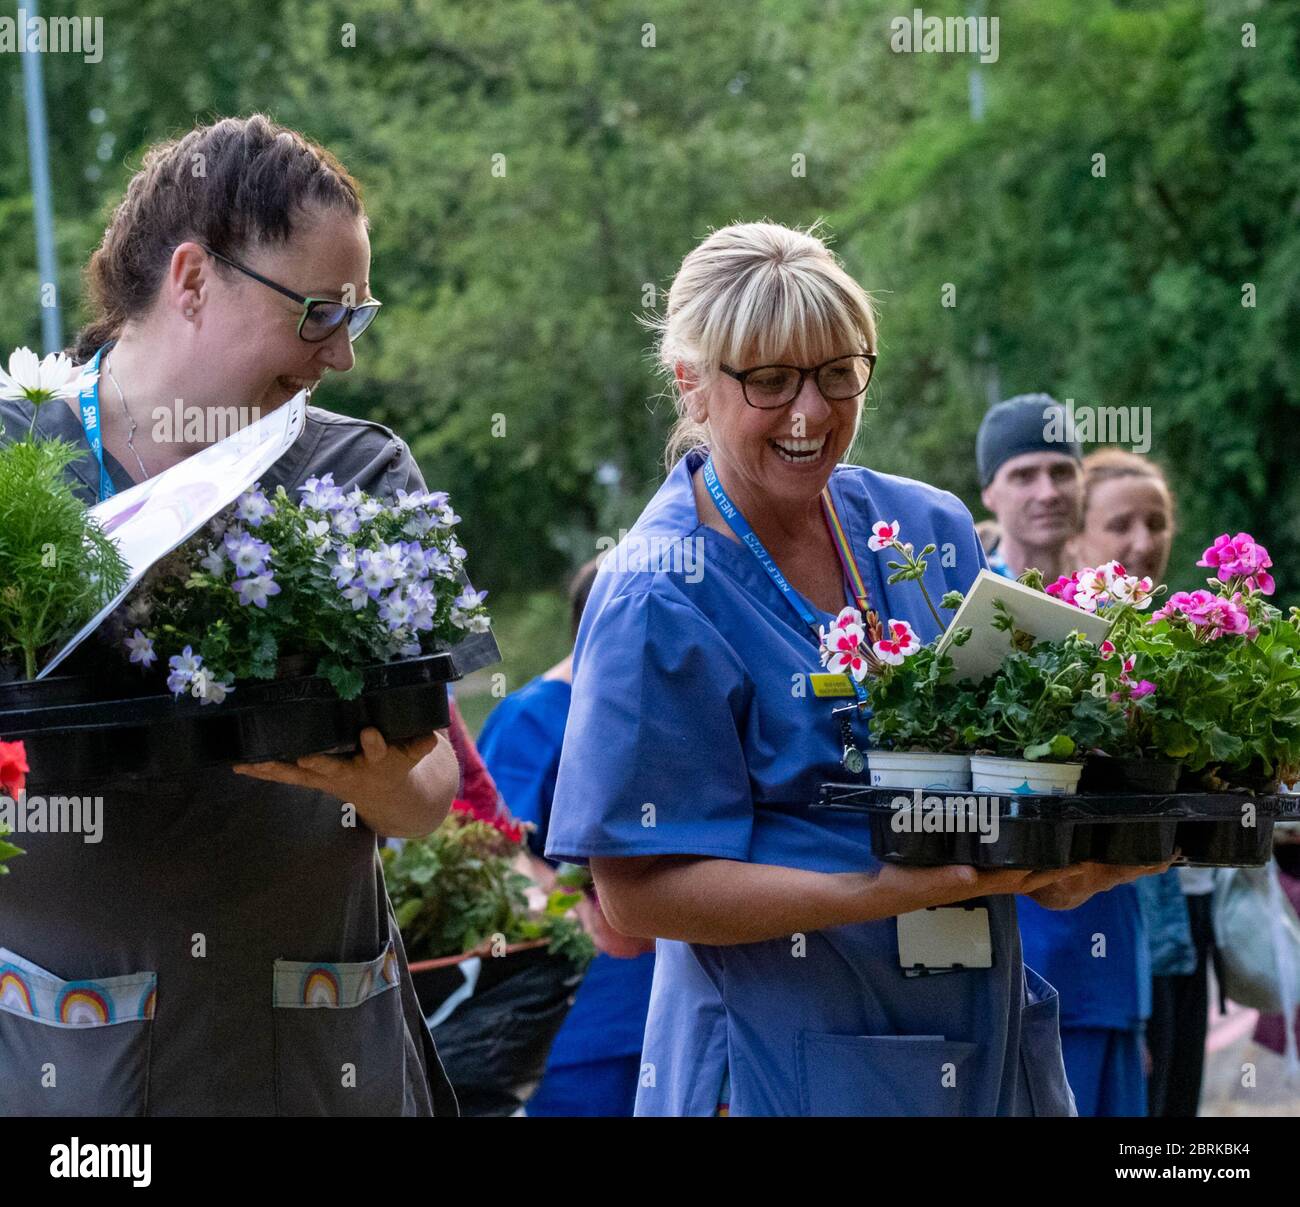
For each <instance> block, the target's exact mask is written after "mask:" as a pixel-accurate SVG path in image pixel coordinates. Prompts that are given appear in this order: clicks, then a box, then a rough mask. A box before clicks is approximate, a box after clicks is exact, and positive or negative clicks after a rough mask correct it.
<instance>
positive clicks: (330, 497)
mask: <svg viewBox="0 0 1300 1207" xmlns="http://www.w3.org/2000/svg"><path fill="white" fill-rule="evenodd" d="M298 490H299V492H300V493H301V494H302V503H301V505H302V506H303V507H309V508H311V509H313V510H315V511H337V510H338V509H339V508H340V507H344V506H346V505H347V504H346V500H345V498H344V496H343V491H342V490H341V489H340V488H339V487H337V486H335V485H334V475H333V473H328V474H326V475H325V476H324V477H323V478H308V479H307V481H306V482H304V483H303V484H302V485H301V486H300V487H298Z"/></svg>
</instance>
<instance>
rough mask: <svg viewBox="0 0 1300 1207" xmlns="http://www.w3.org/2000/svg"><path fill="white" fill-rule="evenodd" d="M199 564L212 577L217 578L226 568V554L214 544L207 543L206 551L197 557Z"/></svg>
mask: <svg viewBox="0 0 1300 1207" xmlns="http://www.w3.org/2000/svg"><path fill="white" fill-rule="evenodd" d="M199 565H200V566H202V567H203V568H204V569H205V570H206V571H207V572H208V573H209V574H211V575H212V576H213V577H214V578H219V577H220V576H221V575H222V574H224V573H225V570H226V555H225V554H224V553H222V552H221V550H220V549H219V548H218V547H217V546H216V545H209V546H208V551H207V553H205V554H204V555H203V556H202V557H201V558H199Z"/></svg>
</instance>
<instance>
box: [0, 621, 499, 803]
mask: <svg viewBox="0 0 1300 1207" xmlns="http://www.w3.org/2000/svg"><path fill="white" fill-rule="evenodd" d="M500 657H501V655H500V651H499V650H498V649H497V644H496V640H495V638H494V637H493V636H492V634H491V633H482V634H473V635H471V636H469V637H467V638H466V639H465V640H464V641H462V642H460V643H459V644H458V645H456V646H454V647H452V649H450V650H448V651H445V652H440V653H435V654H427V655H424V656H423V657H420V658H408V659H402V660H400V661H397V662H385V663H379V664H377V665H375V666H372V667H369V668H368V669H367V670H366V671H365V686H364V687H363V688H362V692H361V695H360V696H358V697H357V698H356V699H354V700H340V699H339V698H338V695H337V693H336V692H335V691H334V688H333V686H332V685H331V684H330V683H329V681H328V680H326V679H322V678H320V677H319V676H316V675H299V676H295V677H291V678H284V679H273V680H265V681H263V680H246V681H244V682H240V683H237V684H236V685H235V690H234V691H232V692H231V693H230V695H228V696H227V697H226V699H225V701H224V702H223V703H221V704H203V703H201V702H200V701H198V700H195V699H193V698H192V697H182V698H180V699H176V698H175V697H173V696H172V695H171V694H170V693H166V694H160V693H150V694H142V693H141V692H140V689H139V687H138V685H126V686H123V685H122V684H119V683H114V684H113V685H111V686H107V685H105V684H103V683H101V682H100V681H98V680H96V679H94V678H90V677H86V676H67V677H51V678H50V679H48V680H40V681H38V682H35V683H27V682H16V683H7V684H0V738H3V739H4V740H6V741H18V740H20V739H21V740H22V742H23V743H24V744H25V746H26V750H27V762H28V764H29V765H30V767H31V772H30V774H29V775H28V777H27V786H28V791H29V792H31V791H32V790H33V789H34V788H37V787H40V786H42V785H51V786H54V787H57V786H59V785H68V784H71V783H85V782H91V783H93V782H97V781H103V782H112V781H114V780H120V779H127V778H136V777H146V778H151V779H156V778H166V777H169V776H174V775H179V774H183V773H185V772H187V771H192V770H194V769H195V768H201V767H211V766H220V765H228V764H231V763H259V762H265V761H267V760H284V761H292V760H293V759H297V758H301V757H302V756H303V755H307V754H320V753H323V752H325V751H333V752H338V753H348V752H352V751H355V750H356V749H357V739H358V735H359V734H360V732H361V730H362V729H364V728H366V727H367V726H372V725H373V726H374V727H375V728H376V729H378V730H379V731H380V733H382V734H383V735H384V737H385V738H387V739H388V740H389V741H392V742H405V741H409V740H411V739H413V738H417V737H421V736H423V735H426V734H428V733H431V732H432V731H433V730H434V729H440V728H445V727H446V725H447V724H448V722H449V703H448V698H447V684H448V683H450V682H452V681H454V680H456V679H460V678H462V677H463V676H464V675H466V674H468V673H469V672H470V671H473V670H477V669H479V668H480V667H483V666H488V665H490V664H492V663H494V662H498V661H500Z"/></svg>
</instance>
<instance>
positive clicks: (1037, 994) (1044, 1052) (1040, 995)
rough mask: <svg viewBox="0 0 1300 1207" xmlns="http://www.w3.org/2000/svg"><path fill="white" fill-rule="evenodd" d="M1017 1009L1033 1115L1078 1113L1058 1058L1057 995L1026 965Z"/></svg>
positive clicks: (1025, 1082) (1059, 1045) (1063, 1063)
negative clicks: (1022, 1002) (1021, 997)
mask: <svg viewBox="0 0 1300 1207" xmlns="http://www.w3.org/2000/svg"><path fill="white" fill-rule="evenodd" d="M1025 997H1026V1000H1025V1004H1024V1005H1023V1006H1021V1008H1020V1066H1021V1073H1022V1076H1023V1080H1024V1084H1025V1086H1026V1087H1027V1089H1028V1091H1029V1103H1028V1104H1027V1105H1029V1106H1031V1107H1032V1110H1031V1111H1030V1112H1029V1113H1031V1114H1033V1115H1035V1116H1039V1117H1042V1116H1050V1117H1064V1116H1070V1115H1077V1114H1078V1111H1077V1110H1076V1109H1075V1106H1074V1094H1073V1093H1071V1091H1070V1083H1069V1081H1067V1080H1066V1076H1065V1062H1064V1060H1063V1059H1062V1058H1061V1027H1060V1021H1059V1014H1060V1002H1061V999H1060V995H1059V994H1058V993H1057V992H1056V990H1055V989H1054V988H1053V987H1052V986H1051V985H1050V984H1049V983H1048V982H1047V981H1045V980H1043V978H1042V977H1041V976H1039V975H1038V973H1036V972H1035V971H1034V970H1033V969H1032V968H1030V967H1029V965H1028V964H1026V965H1025Z"/></svg>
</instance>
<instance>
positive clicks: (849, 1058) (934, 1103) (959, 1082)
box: [798, 1031, 979, 1117]
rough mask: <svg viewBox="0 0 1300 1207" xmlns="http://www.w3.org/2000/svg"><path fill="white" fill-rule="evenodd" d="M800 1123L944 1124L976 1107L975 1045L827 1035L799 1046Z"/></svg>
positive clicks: (806, 1038) (803, 1036)
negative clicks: (842, 1118) (884, 1118)
mask: <svg viewBox="0 0 1300 1207" xmlns="http://www.w3.org/2000/svg"><path fill="white" fill-rule="evenodd" d="M798 1047H799V1052H798V1061H799V1104H800V1108H801V1112H802V1113H803V1114H804V1115H813V1116H828V1115H903V1116H949V1117H957V1116H961V1115H966V1114H969V1113H970V1108H971V1105H972V1104H973V1103H974V1102H975V1101H976V1093H975V1091H976V1088H977V1087H976V1085H975V1083H974V1078H975V1076H976V1073H975V1066H974V1064H973V1063H971V1064H968V1063H967V1062H968V1061H969V1060H970V1058H971V1056H973V1055H974V1053H975V1052H976V1051H977V1050H978V1048H979V1045H978V1044H972V1043H956V1042H950V1041H948V1040H946V1039H943V1038H942V1037H940V1036H926V1035H826V1034H822V1033H819V1032H815V1031H802V1032H800V1034H799V1039H798Z"/></svg>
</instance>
